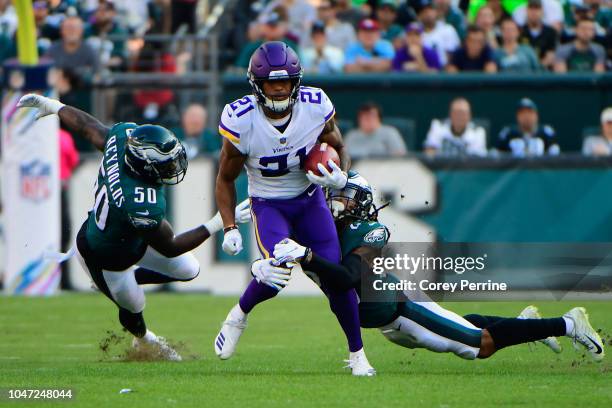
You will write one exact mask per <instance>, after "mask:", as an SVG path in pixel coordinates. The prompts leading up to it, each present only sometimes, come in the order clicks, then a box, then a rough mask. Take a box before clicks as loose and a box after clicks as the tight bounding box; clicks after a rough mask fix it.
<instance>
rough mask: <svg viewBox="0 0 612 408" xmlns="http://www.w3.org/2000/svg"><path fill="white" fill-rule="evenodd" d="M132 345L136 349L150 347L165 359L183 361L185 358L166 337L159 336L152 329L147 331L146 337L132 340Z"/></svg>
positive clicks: (149, 348)
mask: <svg viewBox="0 0 612 408" xmlns="http://www.w3.org/2000/svg"><path fill="white" fill-rule="evenodd" d="M132 347H134V348H135V349H137V350H139V349H148V350H151V352H152V353H155V354H156V355H157V356H159V357H160V358H162V359H164V360H168V361H181V360H183V359H182V358H181V356H180V354H179V353H177V351H176V350H174V349H173V348H172V347H170V345H169V344H168V342H167V341H166V339H164V338H163V337H158V336H156V335H155V333H153V332H152V331H151V330H147V333H146V334H145V335H144V337H134V340H132Z"/></svg>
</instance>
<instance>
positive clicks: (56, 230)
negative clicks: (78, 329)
mask: <svg viewBox="0 0 612 408" xmlns="http://www.w3.org/2000/svg"><path fill="white" fill-rule="evenodd" d="M49 68H50V67H49V66H48V65H46V66H45V65H42V66H41V65H39V66H34V67H24V66H20V65H18V64H15V65H12V66H7V67H6V78H5V85H9V86H10V87H11V88H12V89H14V90H8V91H6V92H5V93H4V95H3V99H2V167H1V174H2V197H3V212H4V237H5V240H6V245H5V253H6V256H5V262H6V265H5V268H4V269H5V277H4V291H5V293H7V294H25V295H49V294H53V293H54V292H55V291H56V290H57V288H58V284H59V281H60V268H59V266H58V264H57V262H56V261H55V260H51V259H46V258H45V254H46V253H47V252H49V251H58V250H59V242H60V182H59V144H58V139H57V134H58V131H59V121H58V118H57V116H55V115H52V116H48V117H45V118H42V119H41V120H38V121H36V120H35V115H36V110H35V109H19V110H18V109H16V105H17V102H18V101H19V98H20V97H21V96H22V95H23V94H24V93H26V92H27V91H26V90H31V89H46V86H45V87H44V88H40V84H41V78H43V79H45V80H46V78H47V74H48V71H49ZM32 76H35V77H36V78H37V81H36V82H38V84H36V85H38V86H36V85H35V86H32V84H31V83H29V82H28V78H29V77H32ZM45 82H46V81H45Z"/></svg>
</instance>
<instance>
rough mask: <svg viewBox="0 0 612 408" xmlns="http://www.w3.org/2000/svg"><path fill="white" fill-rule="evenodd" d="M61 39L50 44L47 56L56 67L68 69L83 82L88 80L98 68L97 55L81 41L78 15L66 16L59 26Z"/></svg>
mask: <svg viewBox="0 0 612 408" xmlns="http://www.w3.org/2000/svg"><path fill="white" fill-rule="evenodd" d="M61 37H62V39H61V40H59V41H56V42H54V43H53V45H51V47H50V48H49V51H48V52H47V56H48V57H49V58H51V59H52V60H53V61H54V62H55V66H56V67H57V68H62V69H70V70H71V71H73V72H75V73H76V74H77V75H78V76H79V78H80V79H81V80H82V81H84V82H89V81H90V80H91V78H92V77H93V75H94V73H95V72H96V71H97V70H98V65H99V60H98V55H97V54H96V52H95V51H94V50H93V48H92V47H91V46H90V45H89V44H87V43H85V42H83V21H81V19H80V18H79V17H76V16H74V17H66V18H65V19H64V21H62V26H61Z"/></svg>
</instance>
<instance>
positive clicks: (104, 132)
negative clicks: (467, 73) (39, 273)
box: [18, 94, 250, 361]
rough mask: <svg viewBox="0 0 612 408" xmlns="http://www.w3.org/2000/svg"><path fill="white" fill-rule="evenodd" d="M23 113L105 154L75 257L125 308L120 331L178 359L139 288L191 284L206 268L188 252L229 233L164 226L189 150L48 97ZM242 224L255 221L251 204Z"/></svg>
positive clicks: (157, 132) (242, 209)
mask: <svg viewBox="0 0 612 408" xmlns="http://www.w3.org/2000/svg"><path fill="white" fill-rule="evenodd" d="M18 107H20V108H23V107H31V108H38V113H37V115H36V119H39V118H41V117H44V116H47V115H51V114H57V115H58V116H59V118H60V120H61V122H62V124H63V126H64V127H65V128H66V129H68V130H69V131H71V132H73V133H74V134H77V135H79V136H81V137H83V138H85V139H87V140H88V141H90V142H91V143H92V144H93V145H94V146H95V147H96V148H97V149H98V150H100V151H101V152H102V162H101V164H100V170H99V172H98V177H97V180H96V184H95V193H94V194H95V196H94V205H93V208H92V209H91V210H90V211H89V214H88V217H87V220H85V222H84V223H83V225H82V227H81V229H80V231H79V233H78V234H77V239H76V248H75V249H76V250H75V252H76V255H77V258H78V259H79V261H80V263H81V265H82V266H83V268H84V269H85V270H86V271H87V272H88V273H89V275H90V277H91V279H92V280H93V282H94V283H95V285H96V286H97V288H98V289H99V290H100V291H101V292H102V293H104V294H105V295H106V296H107V297H108V298H109V299H111V300H112V301H113V302H114V303H115V304H116V305H117V306H118V308H119V321H120V323H121V325H122V326H123V327H124V328H125V329H127V330H128V331H129V332H130V333H132V334H133V335H134V341H133V346H134V347H135V348H141V349H143V348H147V349H149V350H151V351H152V352H154V353H156V354H157V355H158V356H159V357H161V358H165V359H168V360H175V361H176V360H180V359H181V357H180V355H179V354H178V353H177V352H176V351H175V350H173V349H172V348H171V347H170V346H169V345H168V344H167V342H166V341H165V340H164V339H163V338H162V337H158V336H156V335H155V334H154V333H153V332H151V331H150V330H147V327H146V324H145V321H144V318H143V314H142V312H143V309H144V306H145V296H144V291H143V289H142V287H141V286H140V285H143V284H160V283H168V282H177V281H190V280H192V279H194V278H195V277H196V276H197V275H198V274H199V271H200V265H199V263H198V261H197V260H196V258H195V257H194V255H193V254H192V253H191V252H190V251H191V250H192V249H194V248H196V247H198V246H199V245H200V244H202V243H203V242H204V241H205V240H206V239H208V238H209V237H210V236H211V235H212V234H214V233H215V232H217V231H219V230H221V229H222V228H223V222H222V220H221V216H220V215H219V214H218V213H217V214H216V215H215V216H214V217H213V218H211V219H210V220H209V221H207V222H205V223H204V224H202V225H200V226H199V227H197V228H194V229H192V230H189V231H186V232H184V233H182V234H178V235H175V234H174V231H173V229H172V226H171V225H170V223H169V222H168V221H167V220H166V198H165V196H164V190H163V187H164V185H173V184H178V183H180V182H181V181H182V180H183V178H184V177H185V174H186V171H187V156H186V154H185V149H184V147H183V145H182V144H181V142H180V141H179V140H178V139H177V138H176V136H175V135H174V134H173V133H172V132H170V131H169V130H167V129H165V128H163V127H161V126H157V125H141V126H138V125H136V124H135V123H117V124H116V125H114V126H113V127H111V128H108V127H106V126H104V125H103V124H102V123H101V122H100V121H98V120H97V119H96V118H94V117H93V116H91V115H89V114H87V113H85V112H83V111H81V110H79V109H76V108H74V107H71V106H66V105H64V104H62V103H61V102H59V101H57V100H54V99H50V98H47V97H44V96H40V95H35V94H28V95H25V96H23V97H22V98H21V99H20V101H19V104H18ZM236 220H238V221H239V222H247V221H248V220H250V213H249V209H248V201H245V202H243V203H241V204H240V205H239V206H238V207H237V208H236Z"/></svg>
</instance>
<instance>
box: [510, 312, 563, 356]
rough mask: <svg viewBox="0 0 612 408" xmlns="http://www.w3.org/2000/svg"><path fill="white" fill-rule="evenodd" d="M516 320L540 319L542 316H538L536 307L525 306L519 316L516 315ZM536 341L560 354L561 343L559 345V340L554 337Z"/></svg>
mask: <svg viewBox="0 0 612 408" xmlns="http://www.w3.org/2000/svg"><path fill="white" fill-rule="evenodd" d="M518 318H519V319H541V318H542V315H540V311H539V310H538V308H537V307H536V306H533V305H530V306H527V307H526V308H525V309H523V311H522V312H521V314H519V315H518ZM538 341H539V342H540V343H544V344H545V345H546V346H548V347H549V348H550V349H551V350H552V351H554V352H555V353H560V352H561V350H562V348H561V343H559V340H558V339H557V338H556V337H547V338H545V339H542V340H538Z"/></svg>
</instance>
